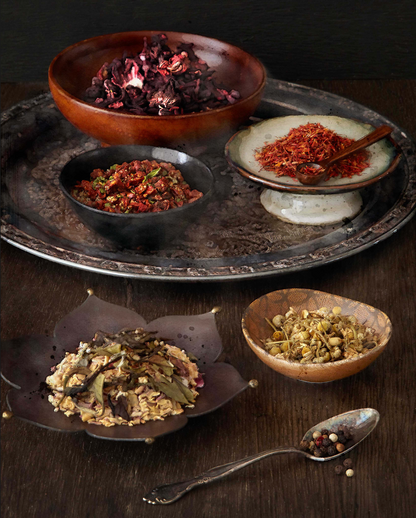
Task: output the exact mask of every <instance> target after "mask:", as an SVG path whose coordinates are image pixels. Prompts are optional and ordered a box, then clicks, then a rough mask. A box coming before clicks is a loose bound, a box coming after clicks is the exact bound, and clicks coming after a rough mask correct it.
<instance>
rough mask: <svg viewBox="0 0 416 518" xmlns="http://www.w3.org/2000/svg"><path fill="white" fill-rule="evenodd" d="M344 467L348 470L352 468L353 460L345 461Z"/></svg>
mask: <svg viewBox="0 0 416 518" xmlns="http://www.w3.org/2000/svg"><path fill="white" fill-rule="evenodd" d="M343 464H344V466H345V467H346V468H347V469H348V468H352V460H351V459H345V460H344V462H343Z"/></svg>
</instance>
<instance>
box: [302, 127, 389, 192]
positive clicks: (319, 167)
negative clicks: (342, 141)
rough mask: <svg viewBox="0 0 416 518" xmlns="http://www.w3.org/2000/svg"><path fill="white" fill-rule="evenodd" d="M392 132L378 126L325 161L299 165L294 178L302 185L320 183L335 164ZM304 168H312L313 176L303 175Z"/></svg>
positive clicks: (387, 128)
mask: <svg viewBox="0 0 416 518" xmlns="http://www.w3.org/2000/svg"><path fill="white" fill-rule="evenodd" d="M392 131H393V128H390V126H385V125H384V126H380V127H379V128H377V129H375V130H374V131H372V132H371V133H369V134H368V135H366V136H365V137H363V138H361V139H360V140H357V141H356V142H354V143H353V144H351V146H348V147H346V148H344V149H341V151H338V153H335V154H334V155H332V156H331V157H329V158H327V159H326V160H322V161H321V162H316V163H315V162H305V163H303V164H299V165H298V166H297V167H296V171H295V175H296V178H297V179H298V180H299V181H300V183H303V184H304V185H316V184H317V183H319V182H322V181H323V180H324V179H325V178H326V176H327V174H328V169H329V168H330V167H331V166H332V165H334V164H335V163H336V162H338V161H339V160H342V159H344V158H347V157H348V156H350V155H352V154H353V153H356V152H357V151H361V149H364V148H366V147H368V146H371V144H374V143H375V142H378V141H379V140H381V139H382V138H384V137H387V135H390V133H391V132H392ZM306 167H309V168H313V169H315V170H316V172H314V173H313V174H311V173H309V174H308V173H305V172H304V170H305V168H306Z"/></svg>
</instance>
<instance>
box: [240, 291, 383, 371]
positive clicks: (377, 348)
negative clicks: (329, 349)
mask: <svg viewBox="0 0 416 518" xmlns="http://www.w3.org/2000/svg"><path fill="white" fill-rule="evenodd" d="M289 291H293V292H295V291H301V292H313V293H319V294H322V295H330V296H335V297H338V298H340V299H343V300H346V301H351V302H355V303H357V304H364V305H365V306H367V307H369V308H372V309H374V310H375V311H377V313H379V314H382V315H383V316H384V317H385V319H386V324H390V326H389V327H390V330H389V333H388V335H387V336H386V337H385V339H384V341H383V342H382V343H380V344H377V345H376V346H375V347H374V348H373V349H370V351H369V352H368V353H366V354H362V355H358V356H355V357H353V358H346V359H345V360H337V361H335V362H328V363H307V364H302V363H299V362H295V361H290V360H286V359H284V358H278V357H276V356H273V355H272V354H270V353H268V352H267V351H266V350H265V349H263V348H262V347H261V346H260V345H257V343H256V342H255V341H254V339H253V338H252V337H251V335H250V333H249V330H248V328H247V326H246V323H245V319H246V315H247V312H248V310H249V308H250V306H251V305H252V304H253V303H254V302H257V301H258V300H260V299H261V298H263V297H266V296H267V295H270V294H272V293H279V292H289ZM241 327H242V331H243V335H244V338H245V339H246V341H247V343H248V345H249V346H250V347H251V348H253V347H254V349H255V350H256V351H258V352H260V353H261V354H262V355H264V356H265V357H267V358H271V359H272V361H273V362H276V364H277V365H291V366H293V367H295V368H296V367H297V368H299V369H305V368H306V367H307V369H308V370H310V369H312V370H316V371H319V370H329V367H330V366H331V367H333V368H334V366H342V365H346V364H351V363H355V362H359V361H362V360H363V358H368V357H369V356H372V355H374V354H375V352H380V353H381V352H382V351H383V349H384V348H385V347H386V346H387V344H388V342H389V341H390V338H391V335H392V332H393V325H392V323H391V320H390V318H389V317H388V315H387V314H386V313H384V311H382V310H381V309H378V308H376V307H374V306H371V305H370V304H366V303H365V302H360V301H358V300H355V299H350V298H348V297H343V296H342V295H335V294H333V293H329V292H325V291H320V290H314V289H309V288H283V289H281V290H274V291H270V292H268V293H265V294H264V295H262V296H261V297H258V298H257V299H255V300H253V301H252V302H251V303H250V304H249V305H248V306H247V308H246V309H245V310H244V313H243V316H242V319H241Z"/></svg>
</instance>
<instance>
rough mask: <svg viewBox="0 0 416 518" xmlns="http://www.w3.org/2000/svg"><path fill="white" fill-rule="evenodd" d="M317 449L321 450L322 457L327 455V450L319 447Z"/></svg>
mask: <svg viewBox="0 0 416 518" xmlns="http://www.w3.org/2000/svg"><path fill="white" fill-rule="evenodd" d="M319 449H320V450H321V454H322V457H326V456H327V455H328V448H326V447H325V446H321V447H320V448H319Z"/></svg>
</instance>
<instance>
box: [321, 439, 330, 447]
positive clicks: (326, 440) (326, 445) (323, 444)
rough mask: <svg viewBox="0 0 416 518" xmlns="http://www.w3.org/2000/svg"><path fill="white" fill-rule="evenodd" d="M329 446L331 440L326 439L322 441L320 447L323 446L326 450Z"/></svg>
mask: <svg viewBox="0 0 416 518" xmlns="http://www.w3.org/2000/svg"><path fill="white" fill-rule="evenodd" d="M331 444H332V441H331V439H328V438H326V439H324V440H323V441H322V446H325V447H326V448H327V447H328V446H331Z"/></svg>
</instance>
